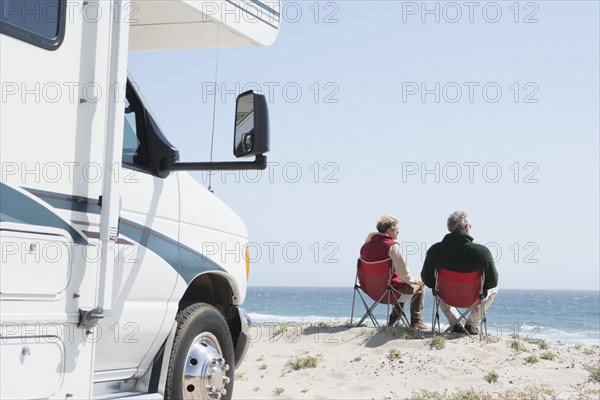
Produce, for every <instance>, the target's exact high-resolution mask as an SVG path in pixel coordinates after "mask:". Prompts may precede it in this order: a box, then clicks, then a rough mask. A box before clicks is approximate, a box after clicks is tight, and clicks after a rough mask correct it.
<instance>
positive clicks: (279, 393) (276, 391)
mask: <svg viewBox="0 0 600 400" xmlns="http://www.w3.org/2000/svg"><path fill="white" fill-rule="evenodd" d="M283 392H285V389H284V388H282V387H276V388H275V389H273V394H274V395H275V396H279V395H281V393H283Z"/></svg>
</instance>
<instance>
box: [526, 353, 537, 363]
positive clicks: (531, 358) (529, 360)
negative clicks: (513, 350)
mask: <svg viewBox="0 0 600 400" xmlns="http://www.w3.org/2000/svg"><path fill="white" fill-rule="evenodd" d="M525 361H526V362H527V363H528V364H535V363H536V362H538V361H539V358H538V356H536V355H535V354H530V355H528V356H527V357H525Z"/></svg>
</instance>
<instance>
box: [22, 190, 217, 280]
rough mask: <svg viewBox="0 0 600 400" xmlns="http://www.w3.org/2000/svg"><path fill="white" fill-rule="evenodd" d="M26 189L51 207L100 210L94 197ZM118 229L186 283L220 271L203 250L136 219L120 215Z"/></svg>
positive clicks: (81, 210) (86, 211)
mask: <svg viewBox="0 0 600 400" xmlns="http://www.w3.org/2000/svg"><path fill="white" fill-rule="evenodd" d="M26 190H28V191H29V192H31V193H32V194H34V195H36V196H38V197H39V198H41V199H42V200H44V201H46V202H47V203H48V204H50V205H51V206H53V207H55V208H59V209H63V210H73V211H78V212H83V213H90V214H100V212H101V208H100V206H98V202H97V201H96V200H94V199H90V198H86V197H81V196H70V195H66V194H61V193H54V192H46V191H42V190H37V189H26ZM119 232H120V233H122V234H123V235H124V236H126V237H128V238H130V239H131V240H133V241H135V242H137V243H139V244H140V245H141V246H143V247H145V248H147V249H149V250H151V251H152V252H153V253H156V254H157V255H158V256H159V257H160V258H162V259H163V260H165V261H166V262H167V263H168V264H169V265H170V266H171V267H172V268H173V269H175V271H177V272H178V273H179V275H181V277H182V278H183V279H184V280H185V281H186V282H187V283H190V282H191V281H192V280H193V279H194V277H196V276H197V275H198V274H199V273H203V272H208V271H224V269H223V268H222V267H221V266H220V265H219V264H217V263H215V262H214V261H212V260H210V259H209V258H208V257H207V256H205V255H204V254H202V253H199V252H197V251H195V250H194V249H192V248H190V247H188V246H186V245H184V244H181V243H178V242H177V241H176V240H173V239H171V238H170V237H168V236H166V235H163V234H162V233H160V232H157V231H155V230H153V229H150V228H148V227H146V226H144V225H141V224H138V223H137V222H133V221H131V220H128V219H125V218H121V219H120V220H119Z"/></svg>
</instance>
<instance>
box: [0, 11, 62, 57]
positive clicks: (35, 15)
mask: <svg viewBox="0 0 600 400" xmlns="http://www.w3.org/2000/svg"><path fill="white" fill-rule="evenodd" d="M66 9H67V1H66V0H1V1H0V33H2V34H5V35H9V36H12V37H15V38H17V39H20V40H23V41H25V42H28V43H31V44H34V45H36V46H39V47H42V48H44V49H47V50H56V49H58V48H59V47H60V45H61V43H62V41H63V38H64V36H65V19H66Z"/></svg>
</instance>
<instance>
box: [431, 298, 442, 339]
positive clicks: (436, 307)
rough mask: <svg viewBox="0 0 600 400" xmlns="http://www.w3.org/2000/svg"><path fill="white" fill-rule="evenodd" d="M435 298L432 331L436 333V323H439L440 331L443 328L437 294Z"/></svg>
mask: <svg viewBox="0 0 600 400" xmlns="http://www.w3.org/2000/svg"><path fill="white" fill-rule="evenodd" d="M433 300H434V306H433V311H432V317H431V333H435V324H436V323H437V325H438V332H439V331H440V330H441V328H440V312H439V308H440V301H439V298H438V297H437V296H435V298H434V299H433Z"/></svg>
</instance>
